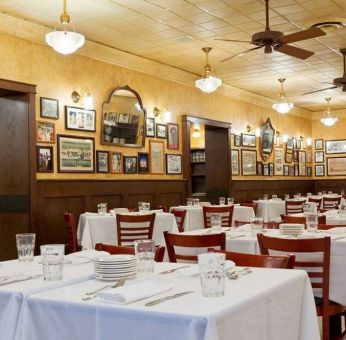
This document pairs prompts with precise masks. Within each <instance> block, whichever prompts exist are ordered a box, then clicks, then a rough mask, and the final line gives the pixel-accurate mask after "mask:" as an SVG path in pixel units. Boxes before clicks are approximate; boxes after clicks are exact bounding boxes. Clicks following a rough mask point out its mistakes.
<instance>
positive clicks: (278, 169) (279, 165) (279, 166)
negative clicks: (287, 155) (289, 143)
mask: <svg viewBox="0 0 346 340" xmlns="http://www.w3.org/2000/svg"><path fill="white" fill-rule="evenodd" d="M274 164H275V168H274V173H275V176H282V175H283V174H284V168H283V166H284V159H283V149H282V148H278V147H276V148H275V149H274Z"/></svg>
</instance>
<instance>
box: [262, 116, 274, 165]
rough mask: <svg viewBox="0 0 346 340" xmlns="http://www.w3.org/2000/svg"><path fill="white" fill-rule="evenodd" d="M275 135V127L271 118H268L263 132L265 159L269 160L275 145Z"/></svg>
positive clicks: (263, 153) (263, 155) (263, 154)
mask: <svg viewBox="0 0 346 340" xmlns="http://www.w3.org/2000/svg"><path fill="white" fill-rule="evenodd" d="M274 135H275V129H274V128H273V125H272V123H271V121H270V118H267V120H266V121H265V123H264V124H263V126H262V132H261V137H262V139H261V149H260V150H261V155H262V158H263V159H264V160H267V159H268V158H269V157H270V155H271V153H272V150H273V145H274Z"/></svg>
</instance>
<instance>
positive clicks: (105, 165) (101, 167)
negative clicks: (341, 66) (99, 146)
mask: <svg viewBox="0 0 346 340" xmlns="http://www.w3.org/2000/svg"><path fill="white" fill-rule="evenodd" d="M96 172H99V173H108V172H109V152H108V151H100V150H97V151H96Z"/></svg>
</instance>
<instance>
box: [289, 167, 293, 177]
mask: <svg viewBox="0 0 346 340" xmlns="http://www.w3.org/2000/svg"><path fill="white" fill-rule="evenodd" d="M288 173H289V176H291V177H293V176H294V165H289V169H288Z"/></svg>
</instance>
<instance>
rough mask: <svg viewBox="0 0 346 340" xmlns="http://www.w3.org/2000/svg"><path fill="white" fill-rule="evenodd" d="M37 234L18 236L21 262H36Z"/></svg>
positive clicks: (17, 242) (17, 241)
mask: <svg viewBox="0 0 346 340" xmlns="http://www.w3.org/2000/svg"><path fill="white" fill-rule="evenodd" d="M35 236H36V235H35V234H30V233H27V234H17V235H16V244H17V250H18V260H19V262H32V261H33V260H34V248H35Z"/></svg>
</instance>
